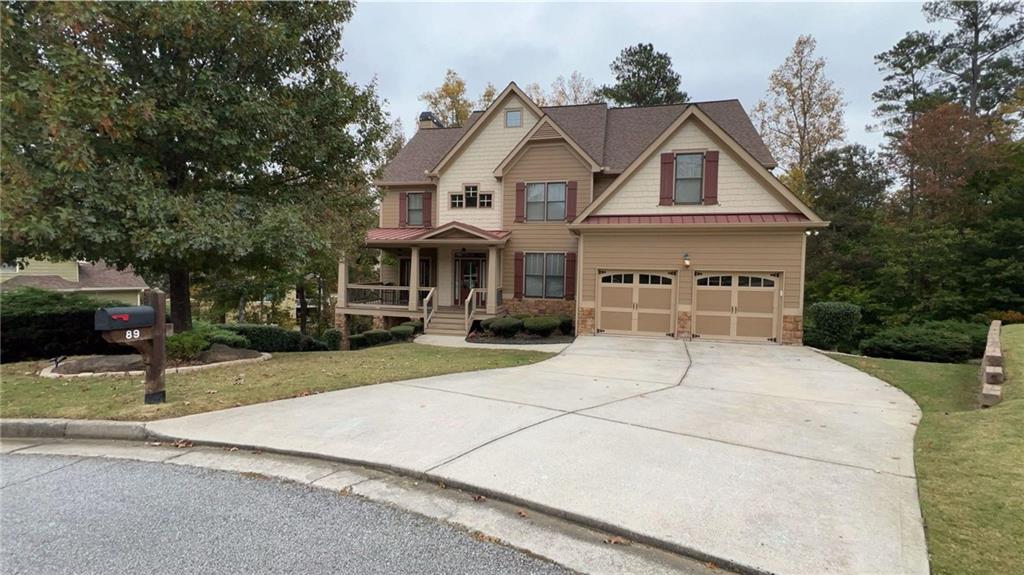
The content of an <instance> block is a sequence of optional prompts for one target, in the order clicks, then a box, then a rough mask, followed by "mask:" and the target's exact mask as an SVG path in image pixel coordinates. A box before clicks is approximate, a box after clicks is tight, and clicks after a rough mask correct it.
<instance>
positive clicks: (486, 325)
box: [480, 317, 501, 331]
mask: <svg viewBox="0 0 1024 575" xmlns="http://www.w3.org/2000/svg"><path fill="white" fill-rule="evenodd" d="M499 319H501V318H500V317H489V318H487V319H484V320H480V329H482V330H484V331H491V324H492V323H494V321H495V320H499Z"/></svg>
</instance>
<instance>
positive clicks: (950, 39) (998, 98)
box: [924, 0, 1024, 116]
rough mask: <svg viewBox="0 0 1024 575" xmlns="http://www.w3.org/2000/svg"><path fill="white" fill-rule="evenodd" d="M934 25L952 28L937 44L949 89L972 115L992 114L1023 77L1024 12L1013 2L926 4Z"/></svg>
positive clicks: (926, 13)
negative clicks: (944, 24) (949, 25)
mask: <svg viewBox="0 0 1024 575" xmlns="http://www.w3.org/2000/svg"><path fill="white" fill-rule="evenodd" d="M924 13H925V16H926V17H927V18H928V20H929V21H930V22H937V21H943V22H948V23H950V24H952V25H953V26H954V29H953V31H951V32H949V33H947V34H945V35H944V36H942V38H941V39H940V40H939V42H938V48H939V49H940V53H939V57H938V59H937V60H936V64H937V65H938V68H939V70H941V71H942V72H943V74H945V76H946V82H945V88H946V91H947V92H949V94H950V95H952V96H953V97H954V98H956V99H957V100H958V101H959V102H961V103H962V104H963V105H964V106H965V107H966V108H967V111H968V112H969V113H970V114H971V115H972V116H975V115H979V114H982V115H984V114H988V113H990V112H992V111H993V110H995V109H996V108H997V107H998V106H999V104H1000V103H1001V102H1004V101H1006V100H1007V99H1009V98H1010V97H1011V96H1012V94H1013V92H1014V91H1015V90H1016V89H1017V88H1018V87H1019V86H1020V85H1021V82H1022V78H1024V9H1022V7H1021V3H1020V2H1018V1H1016V0H1014V1H1009V2H1006V1H996V2H981V1H979V2H964V1H949V0H943V1H941V2H928V3H927V4H925V5H924Z"/></svg>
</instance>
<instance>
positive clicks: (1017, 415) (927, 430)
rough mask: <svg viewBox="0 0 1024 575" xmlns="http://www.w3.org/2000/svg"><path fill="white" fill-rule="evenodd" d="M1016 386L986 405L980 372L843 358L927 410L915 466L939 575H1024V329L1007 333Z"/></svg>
mask: <svg viewBox="0 0 1024 575" xmlns="http://www.w3.org/2000/svg"><path fill="white" fill-rule="evenodd" d="M1002 343H1003V354H1004V361H1005V362H1006V367H1005V368H1004V369H1005V370H1006V379H1007V381H1006V383H1005V384H1004V385H1005V386H1006V387H1005V389H1004V391H1003V401H1002V403H1000V404H999V405H997V406H995V407H991V408H988V409H980V408H979V407H978V399H977V395H978V391H979V389H980V387H981V384H980V382H979V374H978V366H977V365H968V364H944V363H925V362H914V361H899V360H891V359H874V358H855V357H846V356H839V355H834V356H833V357H834V358H835V359H837V360H839V361H841V362H843V363H846V364H848V365H851V366H853V367H856V368H858V369H860V370H862V371H865V372H867V373H870V374H871V375H874V376H876V377H878V378H880V379H883V380H885V381H887V382H889V383H890V384H892V385H894V386H896V387H898V388H900V389H902V390H903V391H905V392H906V393H907V394H909V395H910V396H911V397H913V398H914V400H915V401H916V402H917V404H918V405H920V406H921V410H922V411H923V416H922V419H921V425H920V427H919V428H918V430H917V435H916V436H915V438H914V460H915V463H916V468H917V485H918V489H919V491H920V498H921V510H922V512H923V513H924V520H925V528H926V533H927V536H928V552H929V555H930V558H931V568H932V573H933V574H934V575H962V574H965V573H971V574H974V575H1004V574H1006V573H1024V545H1022V544H1021V542H1022V541H1024V325H1010V326H1006V327H1004V328H1003V333H1002Z"/></svg>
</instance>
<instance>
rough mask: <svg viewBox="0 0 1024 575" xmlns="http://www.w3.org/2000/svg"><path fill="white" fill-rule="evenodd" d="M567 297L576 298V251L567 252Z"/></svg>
mask: <svg viewBox="0 0 1024 575" xmlns="http://www.w3.org/2000/svg"><path fill="white" fill-rule="evenodd" d="M565 299H576V252H569V253H567V254H565Z"/></svg>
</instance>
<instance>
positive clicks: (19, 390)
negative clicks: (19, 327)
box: [0, 343, 553, 421]
mask: <svg viewBox="0 0 1024 575" xmlns="http://www.w3.org/2000/svg"><path fill="white" fill-rule="evenodd" d="M552 355H553V354H550V353H542V352H536V351H521V350H492V349H472V350H469V349H462V348H448V347H435V346H429V345H420V344H412V343H404V344H395V345H386V346H380V347H374V348H370V349H364V350H359V351H336V352H308V353H279V354H274V357H273V358H271V359H270V360H269V361H263V362H257V363H248V364H240V365H234V366H224V367H214V368H210V369H205V370H199V371H193V372H189V373H181V374H168V375H167V402H166V403H164V404H160V405H144V404H143V403H142V378H141V376H129V377H126V376H100V377H76V378H61V379H47V378H43V377H39V376H38V375H36V374H37V373H38V372H39V370H40V369H42V368H43V367H46V366H47V365H48V363H47V362H38V361H37V362H21V363H11V364H4V365H2V366H0V415H2V417H5V418H22V417H61V418H72V419H116V420H133V421H149V420H154V419H164V418H168V417H178V416H182V415H189V414H193V413H202V412H206V411H214V410H217V409H225V408H229V407H237V406H240V405H249V404H253V403H263V402H266V401H273V400H276V399H285V398H289V397H299V396H303V395H309V394H314V393H320V392H325V391H335V390H339V389H348V388H350V387H358V386H361V385H371V384H375V383H383V382H387V381H400V380H405V379H414V378H418V377H429V376H433V375H443V374H446V373H457V372H463V371H473V370H478V369H492V368H498V367H513V366H517V365H526V364H530V363H535V362H538V361H541V360H544V359H547V358H549V357H551V356H552Z"/></svg>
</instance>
